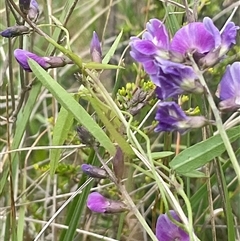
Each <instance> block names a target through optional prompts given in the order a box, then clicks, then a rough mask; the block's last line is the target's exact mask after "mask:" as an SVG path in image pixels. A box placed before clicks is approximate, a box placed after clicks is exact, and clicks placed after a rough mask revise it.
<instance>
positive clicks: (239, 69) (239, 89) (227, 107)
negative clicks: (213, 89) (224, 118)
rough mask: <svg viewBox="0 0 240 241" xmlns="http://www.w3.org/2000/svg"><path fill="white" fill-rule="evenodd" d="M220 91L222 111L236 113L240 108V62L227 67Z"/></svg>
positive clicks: (219, 87) (220, 84)
mask: <svg viewBox="0 0 240 241" xmlns="http://www.w3.org/2000/svg"><path fill="white" fill-rule="evenodd" d="M218 89H219V97H220V99H221V102H220V103H219V109H220V110H221V111H235V110H237V109H239V108H240V62H235V63H233V64H232V65H228V66H227V69H226V72H225V74H224V75H223V77H222V80H221V81H220V83H219V86H218Z"/></svg>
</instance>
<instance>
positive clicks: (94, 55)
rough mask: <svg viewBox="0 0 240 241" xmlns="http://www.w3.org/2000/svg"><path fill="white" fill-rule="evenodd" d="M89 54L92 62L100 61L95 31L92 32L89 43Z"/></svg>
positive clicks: (99, 48) (99, 45)
mask: <svg viewBox="0 0 240 241" xmlns="http://www.w3.org/2000/svg"><path fill="white" fill-rule="evenodd" d="M90 54H91V58H92V61H93V62H96V63H102V49H101V44H100V41H99V38H98V35H97V33H96V32H95V31H94V32H93V37H92V41H91V44H90Z"/></svg>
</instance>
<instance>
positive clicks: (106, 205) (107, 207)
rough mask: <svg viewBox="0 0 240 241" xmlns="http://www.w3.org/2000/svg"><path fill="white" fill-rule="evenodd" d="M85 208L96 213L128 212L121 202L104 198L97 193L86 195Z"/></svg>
mask: <svg viewBox="0 0 240 241" xmlns="http://www.w3.org/2000/svg"><path fill="white" fill-rule="evenodd" d="M87 207H88V208H89V209H90V210H91V211H93V212H96V213H120V212H124V211H127V210H129V209H128V207H127V206H126V204H125V203H123V202H122V201H115V200H111V199H108V198H105V197H104V196H102V195H101V194H100V193H98V192H92V193H90V194H89V195H88V199H87Z"/></svg>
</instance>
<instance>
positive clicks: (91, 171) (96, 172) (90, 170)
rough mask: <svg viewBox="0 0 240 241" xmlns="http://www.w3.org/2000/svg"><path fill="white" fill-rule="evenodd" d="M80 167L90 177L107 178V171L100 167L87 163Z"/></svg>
mask: <svg viewBox="0 0 240 241" xmlns="http://www.w3.org/2000/svg"><path fill="white" fill-rule="evenodd" d="M81 168H82V171H83V172H84V173H85V174H87V175H88V176H90V177H93V178H101V179H105V178H108V174H107V172H106V171H105V170H104V169H102V168H100V167H95V166H92V165H89V164H82V166H81Z"/></svg>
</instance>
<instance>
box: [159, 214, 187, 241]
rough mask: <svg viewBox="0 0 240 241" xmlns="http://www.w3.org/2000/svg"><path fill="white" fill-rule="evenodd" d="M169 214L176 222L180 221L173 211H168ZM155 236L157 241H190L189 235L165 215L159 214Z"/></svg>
mask: <svg viewBox="0 0 240 241" xmlns="http://www.w3.org/2000/svg"><path fill="white" fill-rule="evenodd" d="M169 213H170V215H171V216H172V218H173V219H175V220H176V221H178V222H179V221H180V218H179V217H178V215H177V214H176V212H175V211H173V210H170V211H169ZM156 236H157V238H158V240H159V241H173V240H178V241H189V240H190V238H189V235H188V234H187V233H186V232H185V231H184V230H182V229H181V228H180V227H178V226H177V225H176V224H174V223H173V222H172V221H171V220H170V218H169V217H168V215H167V214H161V215H160V216H159V217H158V220H157V224H156Z"/></svg>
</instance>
